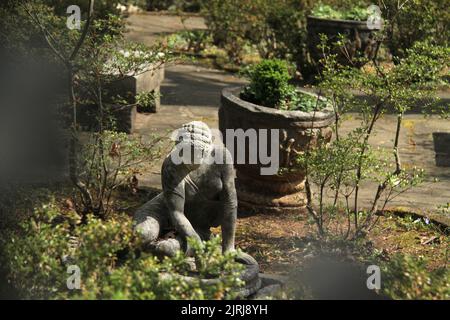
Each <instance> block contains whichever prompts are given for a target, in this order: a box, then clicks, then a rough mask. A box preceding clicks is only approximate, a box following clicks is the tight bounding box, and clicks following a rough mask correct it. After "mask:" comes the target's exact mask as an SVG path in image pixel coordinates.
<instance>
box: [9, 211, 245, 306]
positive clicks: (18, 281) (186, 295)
mask: <svg viewBox="0 0 450 320" xmlns="http://www.w3.org/2000/svg"><path fill="white" fill-rule="evenodd" d="M80 219H81V218H80V217H79V216H78V215H77V214H76V213H74V212H66V213H61V212H60V211H59V210H58V209H57V207H56V206H55V205H53V204H49V205H45V206H43V207H42V208H39V209H36V211H35V213H34V216H33V217H32V218H31V219H28V220H27V221H25V222H23V223H21V224H20V229H19V230H17V231H10V232H7V233H6V234H3V235H2V237H1V245H2V249H3V251H2V252H3V255H2V257H1V259H2V261H1V263H2V266H3V267H4V269H6V270H5V271H6V274H7V278H8V281H9V282H10V284H12V285H13V287H14V288H16V289H17V291H18V293H19V296H20V297H21V298H26V299H222V298H233V297H234V296H235V293H234V291H233V290H232V288H238V287H239V286H240V285H241V284H242V283H241V280H239V278H238V273H239V272H240V271H241V270H242V268H241V265H239V264H238V263H236V262H235V256H236V254H235V253H227V254H225V255H222V253H221V252H222V251H221V246H220V243H221V240H220V238H214V239H213V240H211V241H209V242H206V243H205V244H204V245H200V244H198V243H194V242H192V241H191V246H192V247H193V249H194V255H195V258H196V260H197V261H200V262H201V265H202V266H203V267H201V268H200V270H199V275H200V277H218V276H220V277H221V279H222V281H219V282H218V283H217V284H213V285H205V284H203V283H201V282H200V281H198V280H194V281H192V280H187V278H185V277H184V276H185V275H188V274H189V271H190V263H189V262H188V260H187V258H186V257H185V256H184V255H183V254H181V253H179V254H178V255H177V256H176V257H174V258H170V259H169V258H165V259H164V260H163V261H160V260H158V259H156V258H155V257H153V256H151V255H146V254H144V253H139V251H138V250H137V249H138V248H139V247H140V245H141V244H140V242H139V239H138V237H135V235H134V234H133V232H132V222H131V219H130V218H128V217H126V216H114V217H111V218H109V219H107V220H106V221H104V220H100V219H98V218H95V217H94V216H92V215H90V216H89V217H88V219H87V221H86V223H84V224H83V223H81V221H80ZM70 265H76V266H78V267H79V268H80V271H81V286H80V289H73V290H69V289H68V286H67V281H68V277H69V276H70V275H71V274H69V273H68V267H69V266H70Z"/></svg>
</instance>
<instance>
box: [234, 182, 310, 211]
mask: <svg viewBox="0 0 450 320" xmlns="http://www.w3.org/2000/svg"><path fill="white" fill-rule="evenodd" d="M236 190H237V196H238V202H239V207H240V208H242V209H244V210H249V211H251V212H255V213H285V212H299V211H304V209H305V207H306V204H307V200H306V193H305V192H304V191H299V192H296V193H292V194H288V195H274V194H272V195H269V194H264V193H257V192H254V191H250V190H248V189H246V188H245V187H243V186H237V187H236Z"/></svg>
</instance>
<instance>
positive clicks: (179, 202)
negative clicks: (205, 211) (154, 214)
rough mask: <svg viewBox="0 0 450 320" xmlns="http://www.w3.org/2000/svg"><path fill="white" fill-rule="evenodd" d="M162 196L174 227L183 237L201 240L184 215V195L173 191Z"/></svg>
mask: <svg viewBox="0 0 450 320" xmlns="http://www.w3.org/2000/svg"><path fill="white" fill-rule="evenodd" d="M164 197H165V199H166V203H167V209H168V213H169V218H170V220H171V222H172V223H173V226H174V227H175V229H176V230H177V231H178V232H179V233H180V234H181V235H182V236H183V237H186V238H187V237H192V238H194V239H196V240H198V241H201V238H200V236H199V235H198V234H197V232H196V231H195V230H194V228H193V227H192V224H191V222H190V221H189V220H188V218H186V216H185V215H184V201H185V200H184V197H181V196H180V195H179V194H178V193H174V192H165V193H164Z"/></svg>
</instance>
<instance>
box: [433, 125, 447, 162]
mask: <svg viewBox="0 0 450 320" xmlns="http://www.w3.org/2000/svg"><path fill="white" fill-rule="evenodd" d="M433 140H434V151H435V152H436V166H438V167H450V133H449V132H433Z"/></svg>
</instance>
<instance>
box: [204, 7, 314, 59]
mask: <svg viewBox="0 0 450 320" xmlns="http://www.w3.org/2000/svg"><path fill="white" fill-rule="evenodd" d="M310 3H311V1H308V0H275V1H269V0H256V1H255V0H244V1H237V0H229V1H219V0H208V1H207V0H204V1H203V5H202V14H203V16H204V17H205V22H206V25H207V26H208V29H209V31H210V32H211V34H212V37H213V40H214V44H215V45H218V46H219V47H223V48H225V50H226V51H227V53H228V55H229V57H230V59H231V60H232V61H233V62H235V63H238V64H239V63H241V62H242V58H243V57H242V55H243V53H244V49H245V47H246V46H252V47H255V48H257V49H258V52H259V53H260V55H261V57H262V58H281V59H285V58H287V57H291V58H293V59H299V58H297V57H298V56H299V55H301V54H303V53H304V50H305V48H306V47H305V46H304V45H302V42H303V40H305V39H306V28H305V26H306V24H305V14H304V13H305V12H306V10H307V9H308V8H309V7H310Z"/></svg>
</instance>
